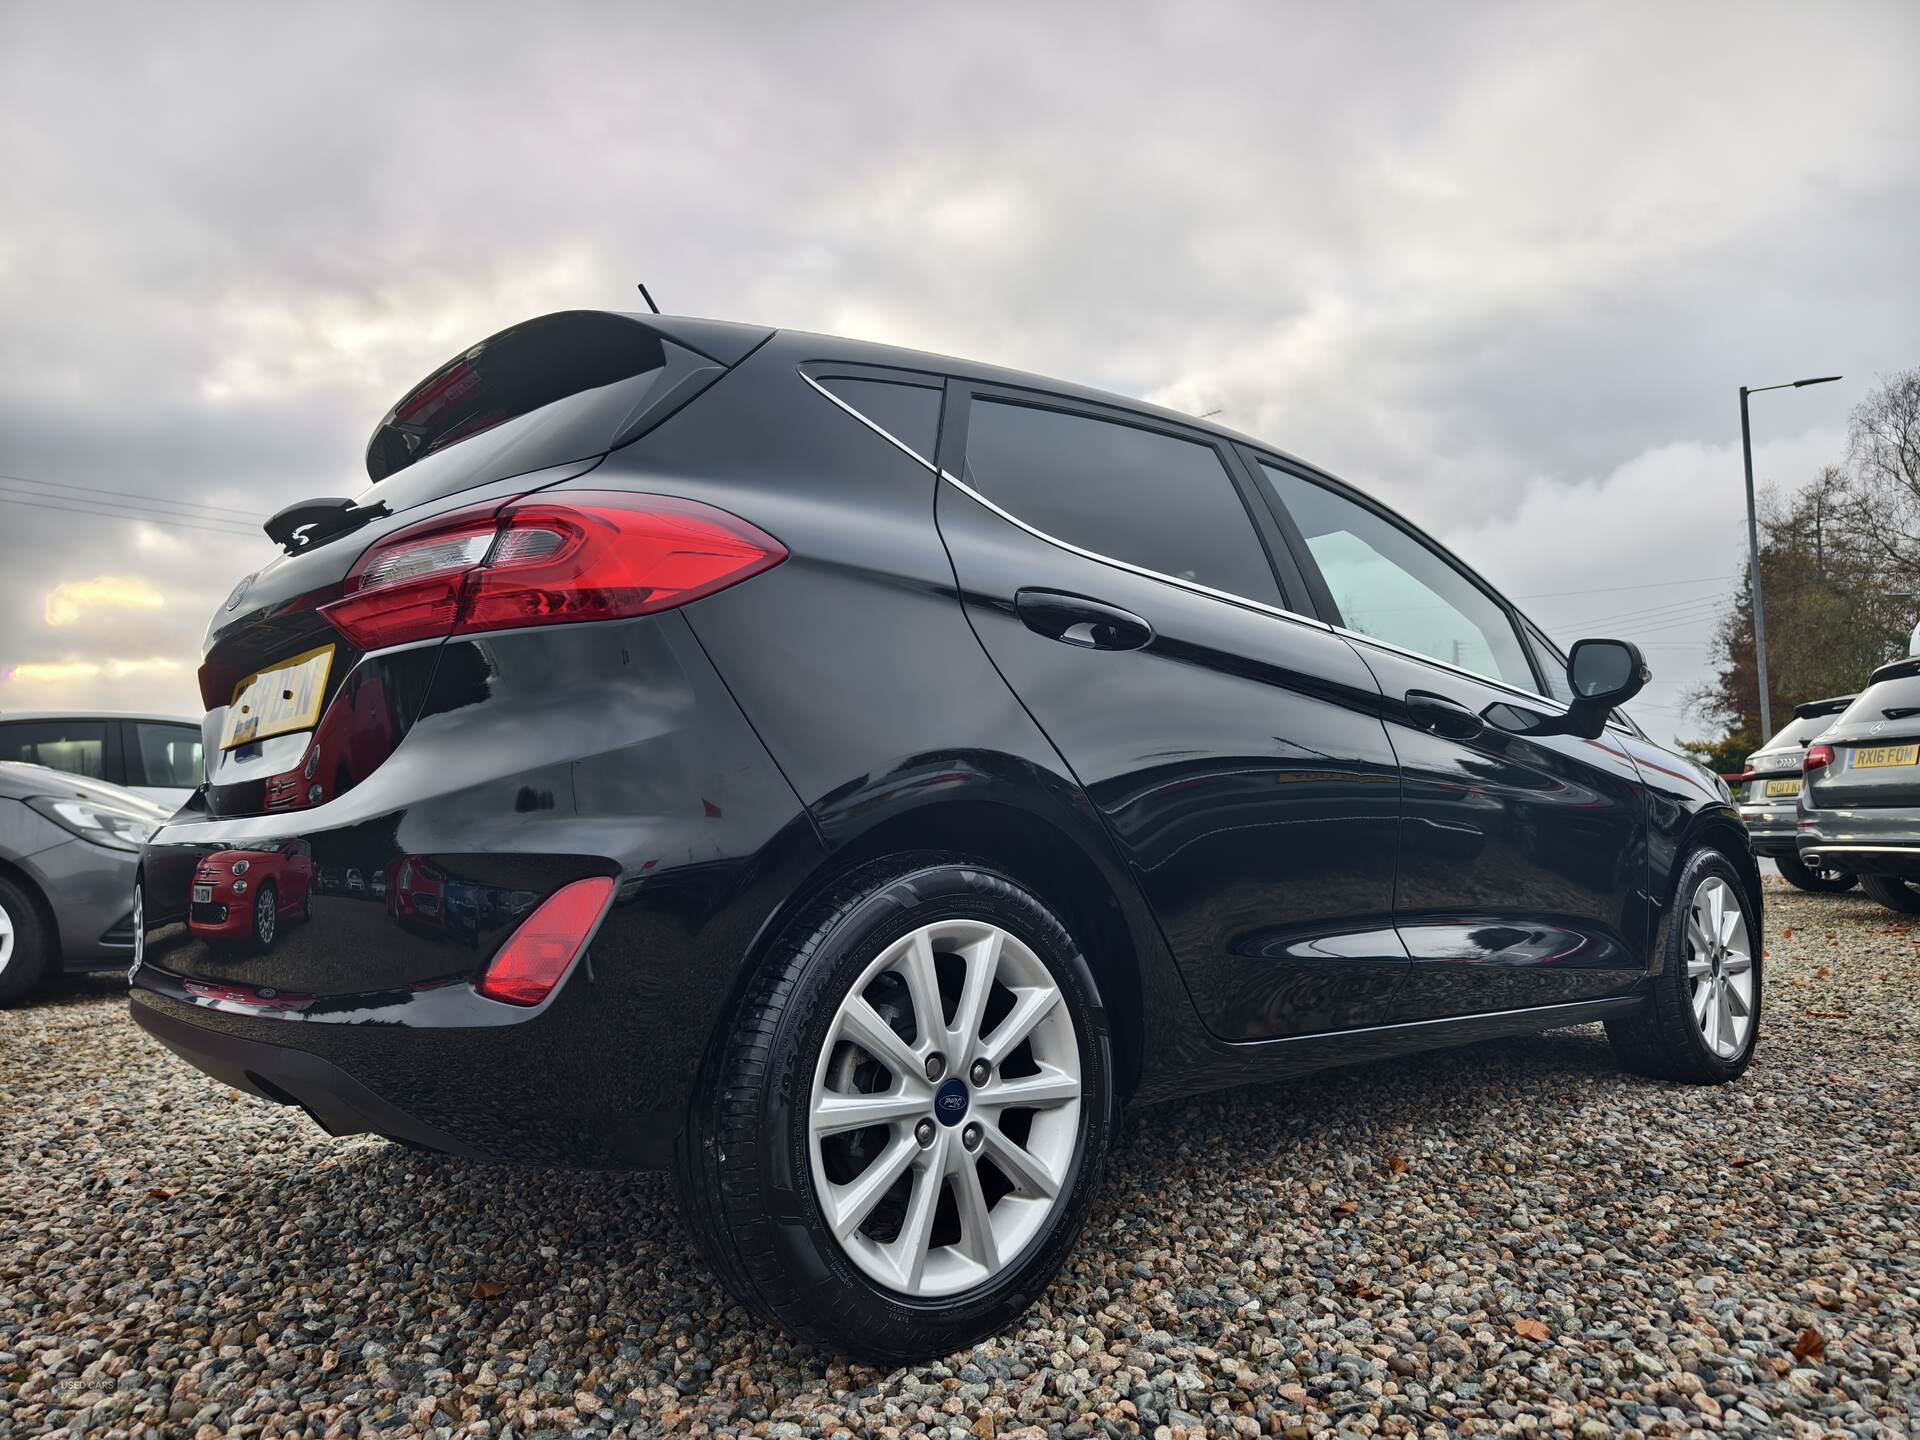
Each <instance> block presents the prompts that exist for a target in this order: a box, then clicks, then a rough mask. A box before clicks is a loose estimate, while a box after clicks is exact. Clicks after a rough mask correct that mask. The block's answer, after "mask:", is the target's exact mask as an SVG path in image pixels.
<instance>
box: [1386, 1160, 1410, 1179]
mask: <svg viewBox="0 0 1920 1440" xmlns="http://www.w3.org/2000/svg"><path fill="white" fill-rule="evenodd" d="M1387 1169H1389V1170H1391V1171H1392V1172H1393V1173H1394V1174H1396V1175H1404V1174H1406V1173H1407V1157H1406V1156H1404V1155H1389V1156H1387Z"/></svg>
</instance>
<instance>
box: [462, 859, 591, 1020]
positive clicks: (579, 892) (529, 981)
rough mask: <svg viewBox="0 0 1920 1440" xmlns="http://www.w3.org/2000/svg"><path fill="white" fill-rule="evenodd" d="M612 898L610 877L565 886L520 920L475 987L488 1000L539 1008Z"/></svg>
mask: <svg viewBox="0 0 1920 1440" xmlns="http://www.w3.org/2000/svg"><path fill="white" fill-rule="evenodd" d="M612 897H613V881H612V880H611V879H609V878H608V877H606V876H596V877H595V878H593V879H591V880H575V881H574V882H573V883H572V884H571V885H563V886H562V887H561V888H560V889H558V890H556V891H554V893H553V894H552V895H550V896H548V897H547V898H546V900H544V901H543V902H542V903H541V904H540V906H539V908H537V909H536V910H535V911H534V912H533V913H532V914H531V915H529V916H527V918H526V919H525V920H523V921H521V922H520V928H519V929H517V930H515V931H514V932H513V934H512V935H511V936H509V937H508V939H507V943H506V944H505V945H503V946H501V947H500V953H499V954H497V955H495V956H494V957H493V961H492V963H491V964H489V965H488V966H487V973H486V974H485V975H483V976H481V977H480V983H479V984H478V985H477V986H475V987H474V988H475V989H477V990H478V991H479V992H480V993H481V994H482V995H485V996H486V997H487V998H488V999H489V1000H502V1001H505V1002H506V1003H507V1004H509V1005H538V1004H539V1003H540V1002H541V1001H542V1000H544V999H546V998H547V996H548V994H549V993H550V992H551V991H552V990H553V987H554V986H556V985H558V984H559V983H560V979H561V977H562V976H563V975H565V974H566V973H567V967H568V966H569V965H571V964H573V962H574V957H576V956H577V955H579V953H580V951H581V950H582V949H583V948H584V947H585V945H586V943H587V936H588V935H590V934H592V933H593V927H594V926H595V925H597V924H599V923H600V917H601V916H602V915H604V914H605V913H606V909H607V901H608V900H610V899H611V898H612Z"/></svg>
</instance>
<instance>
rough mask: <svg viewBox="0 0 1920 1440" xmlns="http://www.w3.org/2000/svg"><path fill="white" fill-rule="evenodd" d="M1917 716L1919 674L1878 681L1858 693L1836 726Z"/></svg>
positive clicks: (1919, 693) (1918, 707) (1919, 707)
mask: <svg viewBox="0 0 1920 1440" xmlns="http://www.w3.org/2000/svg"><path fill="white" fill-rule="evenodd" d="M1916 715H1920V675H1902V676H1900V677H1899V678H1898V679H1894V680H1881V681H1878V682H1877V683H1875V684H1872V685H1869V686H1868V687H1867V688H1866V689H1864V690H1862V691H1861V692H1860V698H1859V699H1857V700H1855V701H1854V702H1853V704H1851V705H1849V706H1848V707H1847V713H1846V714H1844V715H1842V716H1840V717H1839V718H1838V720H1837V721H1836V722H1835V723H1836V726H1837V725H1848V726H1853V725H1871V724H1873V723H1874V722H1875V721H1877V720H1907V719H1911V718H1913V717H1914V716H1916Z"/></svg>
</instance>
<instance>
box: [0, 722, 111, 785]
mask: <svg viewBox="0 0 1920 1440" xmlns="http://www.w3.org/2000/svg"><path fill="white" fill-rule="evenodd" d="M0 760H20V761H24V762H25V763H27V764H29V765H45V766H48V767H49V768H51V769H54V770H64V771H66V772H67V774H69V775H84V776H86V777H87V778H88V779H90V780H104V779H106V778H107V725H106V722H105V721H104V720H14V721H10V722H8V723H6V724H0Z"/></svg>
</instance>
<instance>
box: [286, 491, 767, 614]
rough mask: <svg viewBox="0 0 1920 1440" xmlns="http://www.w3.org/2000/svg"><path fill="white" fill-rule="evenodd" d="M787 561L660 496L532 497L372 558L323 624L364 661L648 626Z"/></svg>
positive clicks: (387, 543)
mask: <svg viewBox="0 0 1920 1440" xmlns="http://www.w3.org/2000/svg"><path fill="white" fill-rule="evenodd" d="M786 558H787V551H786V548H785V547H784V546H783V545H781V544H780V542H779V541H778V540H775V539H774V538H773V537H772V536H771V535H768V534H766V533H765V532H764V531H761V530H759V529H757V528H755V527H754V526H752V525H749V524H748V523H747V522H746V521H744V520H742V519H740V518H739V517H738V516H736V515H729V514H728V513H727V512H726V511H724V510H717V509H715V508H714V507H713V506H711V505H703V504H700V503H699V502H698V501H693V500H681V499H678V498H675V497H673V496H667V495H627V494H617V493H609V492H591V493H588V492H574V493H571V494H569V495H568V496H567V498H566V499H565V500H564V501H561V500H557V499H547V498H544V497H541V496H537V495H536V496H533V497H530V498H529V499H526V500H522V501H517V502H515V503H513V504H511V505H508V506H506V507H505V508H504V509H503V510H502V511H501V512H500V513H499V514H498V515H492V514H488V515H478V516H476V515H474V514H472V513H471V512H469V513H468V514H466V515H464V516H457V517H453V518H448V519H441V520H435V521H429V522H427V523H426V524H424V525H420V526H415V527H412V528H410V529H407V530H403V531H401V532H400V533H399V534H397V535H394V536H391V537H389V538H388V539H386V540H383V541H381V542H380V543H379V544H377V545H374V546H372V547H370V548H369V549H368V551H367V553H366V554H364V555H362V556H361V557H360V558H359V560H357V561H356V562H355V563H354V567H353V569H352V570H351V571H349V572H348V574H347V578H346V581H345V584H344V585H343V586H342V594H341V598H340V599H338V600H336V601H334V602H333V603H332V604H330V605H324V606H322V607H321V613H322V614H323V615H325V616H326V617H327V619H328V620H329V621H331V622H332V624H333V625H334V626H335V627H336V628H337V629H338V630H340V632H341V633H342V634H344V635H345V636H346V637H347V638H348V639H349V640H351V641H353V643H354V644H355V645H357V646H359V647H360V648H361V649H362V650H379V649H384V648H386V647H388V646H391V645H400V644H405V643H407V642H408V641H412V640H428V639H436V638H439V637H442V636H446V635H461V634H471V633H473V632H476V631H482V630H506V629H513V628H516V627H519V626H525V625H556V624H566V623H571V622H574V621H580V620H612V619H620V618H625V617H628V616H634V615H650V614H653V613H655V612H657V611H661V610H671V609H673V608H675V607H676V606H680V605H685V604H688V603H689V602H691V601H694V600H698V599H700V598H701V597H702V596H706V595H711V594H713V593H714V592H715V591H718V590H724V589H726V588H727V587H728V586H730V585H737V584H739V583H740V582H741V581H742V580H745V579H747V578H749V577H750V576H753V575H758V574H759V573H760V572H761V571H763V570H768V569H771V568H772V567H773V566H775V565H778V564H779V563H780V562H781V561H782V560H784V559H786Z"/></svg>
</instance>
